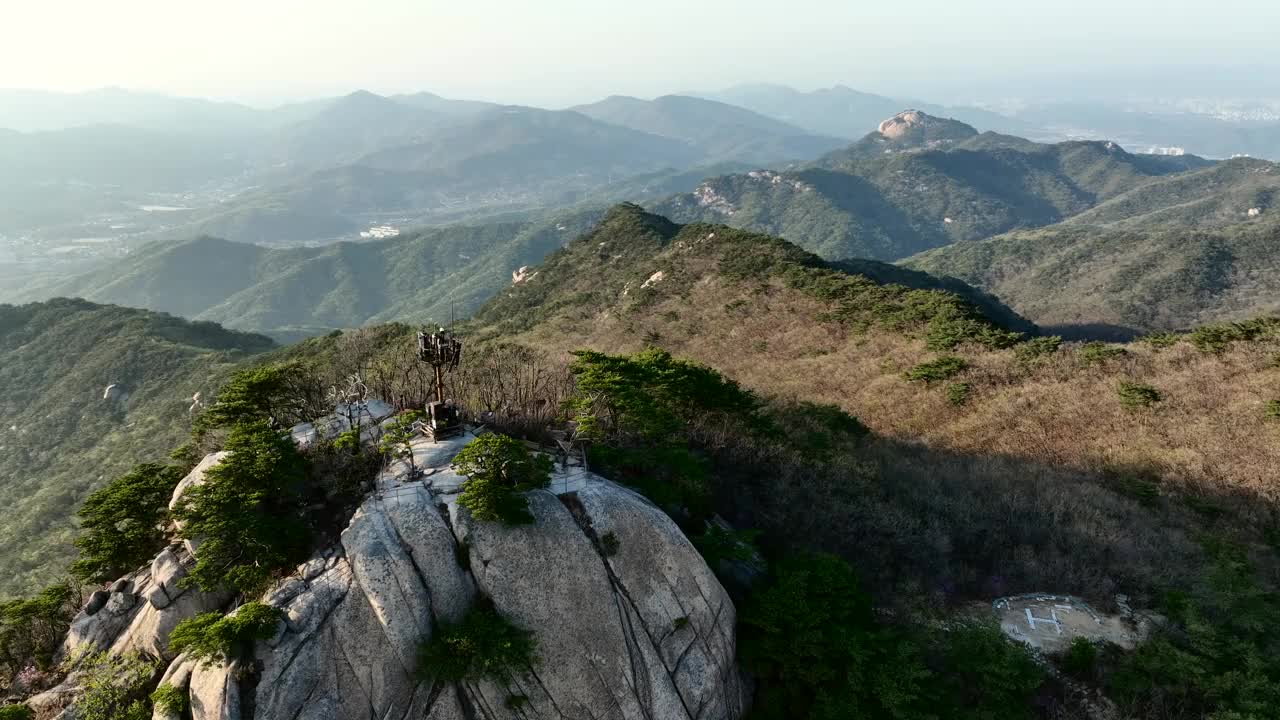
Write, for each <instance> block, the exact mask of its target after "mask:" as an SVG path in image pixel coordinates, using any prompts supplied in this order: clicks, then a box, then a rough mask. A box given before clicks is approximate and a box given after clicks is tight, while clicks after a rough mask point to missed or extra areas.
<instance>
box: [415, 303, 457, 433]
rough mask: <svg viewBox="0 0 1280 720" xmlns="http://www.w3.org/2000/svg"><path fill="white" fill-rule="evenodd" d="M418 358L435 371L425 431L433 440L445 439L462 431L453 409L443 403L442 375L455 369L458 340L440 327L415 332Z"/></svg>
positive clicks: (444, 400) (446, 403) (444, 397)
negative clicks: (416, 333) (432, 330)
mask: <svg viewBox="0 0 1280 720" xmlns="http://www.w3.org/2000/svg"><path fill="white" fill-rule="evenodd" d="M418 359H419V360H421V361H422V362H424V363H427V364H428V365H430V366H431V368H432V370H434V372H435V385H436V399H435V402H432V403H428V404H427V414H428V415H429V416H430V420H429V422H428V423H427V424H426V428H425V429H426V430H427V432H428V434H430V435H431V436H432V437H434V438H442V437H448V436H450V435H455V434H457V433H459V432H462V422H461V418H460V417H459V415H458V410H457V408H455V407H453V406H451V405H450V404H449V402H448V400H447V395H446V394H445V388H444V375H445V373H446V372H453V371H454V370H457V369H458V363H460V362H462V341H461V340H459V339H458V338H457V337H455V336H454V334H453V333H452V332H450V331H448V330H445V329H444V328H440V329H439V330H438V331H437V332H433V333H428V332H426V331H425V330H424V331H422V332H419V333H418Z"/></svg>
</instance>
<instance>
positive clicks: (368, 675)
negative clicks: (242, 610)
mask: <svg viewBox="0 0 1280 720" xmlns="http://www.w3.org/2000/svg"><path fill="white" fill-rule="evenodd" d="M304 434H305V433H304ZM474 439H475V435H473V434H472V433H471V432H468V433H466V434H464V435H462V436H461V437H456V438H452V439H449V440H443V441H440V442H432V441H431V440H429V439H426V438H422V437H420V438H418V439H416V440H414V441H413V443H412V449H413V459H412V462H410V461H409V459H408V458H407V457H406V458H402V459H401V460H399V461H397V462H396V463H394V464H392V465H390V466H389V467H388V469H386V470H385V471H383V472H382V473H381V474H380V475H379V476H378V477H377V480H376V484H375V487H374V488H373V489H372V491H371V493H370V494H369V495H368V497H367V498H366V499H365V500H364V502H363V503H362V504H361V505H360V507H359V509H358V510H357V511H356V512H355V514H354V516H352V518H351V520H350V523H349V524H348V525H347V527H346V529H345V530H344V531H343V532H342V533H341V538H340V541H339V542H337V543H335V544H334V545H332V546H331V547H327V548H325V549H323V550H321V551H319V552H317V553H316V554H315V555H314V556H313V557H312V558H311V559H309V560H308V561H307V562H305V563H303V564H302V565H300V566H299V567H298V568H297V570H296V571H295V572H294V573H293V574H292V575H290V576H289V577H287V578H285V579H283V580H281V581H279V582H277V583H276V584H275V585H274V586H273V587H272V588H271V589H270V590H268V591H267V592H266V593H265V594H264V595H263V596H262V598H261V602H263V603H265V604H267V605H269V606H271V607H273V608H277V609H278V610H280V611H281V613H282V615H281V618H282V619H281V620H280V621H279V623H278V627H277V628H276V630H275V632H274V634H273V636H272V637H271V638H270V639H268V640H266V641H265V642H259V643H256V648H255V651H254V654H253V656H252V657H251V658H240V659H237V660H234V661H232V662H215V663H209V662H202V661H200V660H197V659H194V658H192V657H189V656H187V655H185V654H179V655H177V656H174V655H173V654H172V653H171V652H170V651H169V650H168V642H169V636H170V634H171V633H172V631H173V629H174V627H175V626H176V625H177V624H178V623H179V622H181V621H183V620H186V619H189V618H192V617H194V616H195V615H197V614H198V613H202V612H207V611H211V610H219V609H227V610H230V609H231V608H228V607H227V605H228V603H229V602H230V601H231V597H230V596H229V595H228V594H224V593H205V592H201V591H199V590H196V589H190V590H186V589H183V588H182V586H181V584H180V583H179V580H181V579H182V578H183V577H185V576H186V575H187V573H188V572H189V570H190V568H191V567H192V563H193V560H194V558H193V556H192V555H191V553H190V552H188V548H186V547H185V546H182V545H174V546H171V547H169V548H166V549H165V550H163V551H162V552H161V553H160V554H159V555H158V556H157V557H156V558H155V561H154V562H153V563H152V564H151V566H150V567H149V568H145V569H142V570H139V571H138V572H136V573H133V574H131V575H129V576H127V577H124V578H121V579H120V580H119V581H117V582H116V583H114V584H113V585H111V586H110V589H109V590H103V591H100V592H97V593H94V595H93V596H92V598H91V599H90V601H89V603H88V604H87V605H86V606H85V607H84V608H83V609H82V610H81V611H80V614H79V615H78V616H77V617H76V618H75V620H74V621H73V624H72V629H71V632H70V634H69V635H68V637H67V639H66V642H65V644H64V647H63V650H62V654H63V655H64V656H65V657H67V658H70V659H71V660H70V662H72V663H74V662H75V660H74V659H75V658H77V657H85V656H88V655H89V654H91V653H93V652H95V651H100V650H110V651H111V653H112V654H113V655H124V654H127V653H130V652H137V653H141V654H142V655H144V656H147V657H153V658H159V659H161V660H162V661H163V662H164V663H165V664H167V667H166V668H165V669H164V671H163V676H162V677H161V678H160V682H161V684H162V685H166V684H167V685H169V686H172V687H174V688H177V689H178V690H180V691H183V692H186V693H187V694H188V696H189V698H190V713H191V715H190V717H192V718H194V720H239V719H240V718H249V717H257V718H295V719H299V720H322V719H324V720H333V719H348V718H349V719H351V720H356V719H357V718H369V717H376V718H407V717H413V718H430V719H432V720H454V719H456V720H462V719H463V718H495V719H496V718H507V717H512V715H511V711H510V710H509V707H510V704H511V702H512V701H511V698H523V700H521V701H520V704H521V705H522V707H523V708H524V709H523V712H524V714H523V715H521V716H522V717H546V718H579V717H591V718H616V719H618V720H624V719H631V718H636V719H640V718H673V719H675V718H680V719H688V720H695V719H699V720H701V719H706V720H734V719H736V718H740V717H742V716H743V714H744V712H745V707H746V705H747V701H748V695H747V690H748V685H747V683H746V682H745V681H744V679H743V677H742V676H741V675H740V672H739V669H738V666H737V664H736V661H735V645H736V640H735V624H736V611H735V608H734V605H733V602H732V601H731V600H730V598H729V596H728V594H727V593H726V592H725V590H724V588H723V587H721V585H720V583H719V582H718V581H717V579H716V577H715V575H714V574H713V573H712V572H711V570H710V569H709V568H708V567H707V564H706V563H705V562H704V561H703V559H702V557H701V556H700V555H699V554H698V552H697V551H696V550H695V549H694V547H693V545H692V544H691V543H690V542H689V540H688V539H687V538H686V537H685V536H684V535H683V534H682V533H681V531H680V530H679V528H677V526H676V525H675V523H674V522H672V520H671V519H670V518H669V517H668V516H667V515H666V514H665V513H663V512H662V511H661V510H660V509H658V508H657V507H656V506H654V505H653V504H652V503H651V502H650V501H648V500H647V499H645V498H644V497H642V496H640V495H638V494H636V493H635V492H633V491H632V490H630V489H627V488H624V487H622V486H620V485H617V484H615V483H613V482H610V481H608V480H606V479H604V478H602V477H600V476H599V475H596V474H594V473H591V472H589V471H587V470H586V469H585V468H584V467H582V466H581V464H579V463H577V462H570V463H564V464H561V465H558V466H557V467H556V469H555V471H554V472H553V475H552V482H551V486H550V488H548V489H545V490H537V491H534V492H532V493H530V494H529V497H528V502H529V510H530V512H531V513H532V515H533V518H534V521H533V522H532V523H530V524H527V525H520V526H506V525H502V524H498V523H482V522H476V521H475V520H473V518H472V517H471V514H470V512H469V511H468V510H467V509H466V508H465V507H462V506H460V505H459V503H458V502H457V500H458V497H459V492H460V490H461V487H462V485H463V482H464V480H465V478H463V477H461V476H459V475H458V474H457V473H455V472H454V471H453V470H452V469H451V467H450V465H451V461H452V460H453V458H454V455H455V454H456V453H457V452H458V451H459V450H460V449H461V448H462V447H463V446H464V445H466V444H467V443H468V442H470V441H472V440H474ZM225 455H226V454H225V453H219V454H216V455H210V456H208V457H206V458H205V460H204V461H203V462H201V463H200V464H199V465H198V466H197V467H196V469H194V470H193V471H192V472H191V474H190V475H188V476H187V478H185V479H184V480H183V481H182V482H181V483H180V484H179V486H178V489H177V490H176V491H175V500H176V499H177V497H176V496H177V495H179V494H180V493H182V492H183V491H184V490H186V489H187V488H190V487H191V486H193V485H197V484H199V483H201V482H202V481H203V475H204V474H205V473H206V472H207V471H208V470H209V469H210V468H211V467H214V466H216V465H217V464H218V463H219V462H221V461H222V460H223V459H224V457H225ZM604 538H608V540H607V541H606V540H604ZM196 552H199V548H198V547H197V548H196ZM480 602H483V603H486V604H490V603H491V605H492V607H493V608H494V609H496V610H497V611H498V612H499V613H501V614H502V615H503V616H505V617H507V618H509V619H511V620H512V621H513V622H514V623H516V624H517V625H519V626H521V627H524V628H527V629H529V630H530V631H532V633H533V636H534V638H535V639H536V643H537V647H538V655H539V664H538V669H537V670H533V669H529V670H528V671H527V672H525V673H523V674H519V673H517V674H514V675H513V676H511V677H510V678H509V680H508V681H503V682H499V681H494V680H488V679H486V680H481V681H462V682H446V681H439V682H433V681H432V680H429V679H424V678H422V677H420V675H419V674H418V672H417V668H418V659H417V654H418V647H419V645H420V644H421V643H423V642H424V640H429V639H430V638H431V636H432V633H433V631H434V629H435V628H437V627H439V626H440V625H441V624H449V623H456V622H458V621H460V620H461V619H462V618H463V617H464V616H465V615H466V613H467V612H468V611H469V610H470V609H472V608H473V607H475V606H476V605H477V603H480ZM233 613H234V611H233ZM80 678H81V676H80V675H78V674H77V673H76V672H72V673H71V674H70V675H69V676H68V678H67V679H66V681H65V682H64V683H62V684H61V685H59V686H58V687H56V688H54V689H52V690H49V691H46V692H44V693H42V694H40V695H37V696H35V697H33V698H31V699H30V700H29V701H28V705H29V706H30V707H32V708H33V709H35V710H37V711H39V712H41V713H42V715H43V716H48V717H58V718H63V719H64V720H70V719H71V718H74V717H76V714H75V713H76V702H77V698H78V697H79V696H80V694H81V692H82V690H83V689H82V688H81V687H80V686H79V684H80ZM250 708H251V709H250ZM154 717H155V718H156V719H157V720H159V719H160V718H166V719H172V720H177V719H178V718H180V717H182V715H181V714H178V713H170V712H167V711H166V710H165V709H163V708H160V707H157V709H156V710H155V714H154Z"/></svg>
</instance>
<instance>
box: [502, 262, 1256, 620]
mask: <svg viewBox="0 0 1280 720" xmlns="http://www.w3.org/2000/svg"><path fill="white" fill-rule="evenodd" d="M686 287H687V291H685V292H680V293H675V292H673V293H671V294H670V295H668V296H666V297H664V298H662V299H659V300H657V301H656V302H647V303H644V304H642V305H639V306H634V305H633V306H631V307H630V308H626V307H622V308H620V307H606V308H600V307H591V308H585V307H579V308H572V309H568V310H565V311H562V312H560V313H559V314H557V315H556V316H555V317H553V318H550V319H548V320H547V321H545V322H543V323H541V324H539V325H537V326H535V327H533V328H531V329H529V330H527V331H525V332H523V333H521V334H520V335H518V336H517V337H516V338H514V340H516V341H518V342H520V343H523V344H526V345H528V346H530V347H535V348H539V349H541V350H543V351H544V352H546V353H547V359H546V362H548V363H550V364H552V365H555V364H559V363H561V362H563V361H564V360H565V359H567V352H568V351H570V350H574V349H579V348H584V347H585V348H592V349H596V350H601V351H607V352H633V351H637V350H640V349H642V348H643V347H644V346H645V345H646V344H650V343H652V344H657V345H660V346H662V347H664V348H665V349H667V350H669V351H671V352H672V353H674V354H675V355H677V356H682V357H687V358H690V359H693V360H697V361H699V362H702V363H705V364H707V365H710V366H712V367H715V368H717V369H719V370H721V371H722V372H724V373H725V374H726V375H728V376H730V377H732V378H733V379H735V380H738V381H739V382H741V383H742V384H743V385H744V386H746V387H749V388H751V389H753V390H755V391H756V392H758V393H760V394H761V395H763V396H765V397H767V398H770V399H771V400H773V401H774V402H775V404H776V406H777V407H785V406H786V404H787V403H789V402H793V401H810V402H816V403H831V404H835V405H838V406H840V407H841V408H843V409H844V410H846V411H847V412H849V413H851V414H852V415H854V416H856V417H857V418H858V419H859V420H861V421H862V422H863V423H864V424H866V425H867V426H868V427H869V428H870V429H871V430H873V431H874V433H875V435H876V438H875V439H873V440H871V441H869V442H865V443H862V444H860V445H859V446H858V447H857V448H855V449H850V450H849V451H848V452H844V453H841V454H839V455H837V456H836V457H835V458H834V460H831V461H824V462H820V463H813V462H809V461H808V460H807V459H805V458H803V457H799V456H798V455H797V454H796V453H793V452H789V451H785V450H782V449H780V448H772V449H768V448H738V449H736V452H739V453H741V456H742V457H746V458H754V457H755V456H758V455H761V454H762V455H765V456H770V457H771V458H772V459H771V460H769V461H768V462H759V461H758V460H757V459H750V460H746V461H740V462H730V463H728V464H727V465H725V466H724V467H738V468H744V470H742V471H739V472H736V473H735V472H732V471H727V472H728V474H730V475H732V478H731V479H724V478H722V482H721V484H720V486H719V487H720V490H721V497H720V501H719V503H718V507H719V508H720V509H721V511H722V512H724V513H725V514H726V515H727V516H729V517H731V518H733V519H734V520H735V522H739V523H741V524H743V525H744V526H750V527H759V528H763V529H765V530H766V531H767V532H768V533H769V534H770V535H771V536H772V537H773V538H775V539H778V538H792V539H798V538H803V541H802V542H803V544H805V545H808V546H816V547H821V548H824V549H827V550H831V551H836V552H840V553H841V554H843V555H845V556H846V557H849V558H850V559H851V561H853V562H854V564H855V566H857V567H858V568H859V570H860V572H862V573H863V574H864V577H866V578H867V579H868V580H869V581H870V584H871V586H872V587H874V588H875V589H876V590H877V592H878V593H880V594H881V596H882V597H886V596H890V595H892V596H895V597H898V598H915V599H917V600H918V599H919V598H930V599H931V600H933V601H936V602H948V601H954V600H957V599H960V598H963V597H993V596H997V595H1001V594H1005V593H1013V592H1030V591H1042V590H1052V591H1057V592H1070V593H1077V594H1080V595H1084V596H1086V597H1090V598H1092V599H1094V600H1095V601H1096V602H1099V603H1100V604H1102V605H1104V606H1105V605H1107V604H1109V603H1110V602H1111V601H1112V599H1113V596H1114V594H1115V593H1118V592H1119V593H1128V594H1130V595H1132V596H1134V597H1135V598H1136V599H1138V601H1139V602H1155V599H1156V597H1157V596H1158V595H1159V594H1160V593H1161V592H1163V591H1165V590H1167V589H1169V588H1176V587H1190V586H1193V585H1195V584H1196V583H1197V582H1199V581H1200V580H1201V578H1202V577H1203V576H1204V575H1205V570H1204V568H1205V562H1206V560H1205V557H1204V554H1203V548H1202V547H1201V544H1200V540H1201V538H1202V537H1203V533H1204V532H1205V531H1206V530H1213V531H1215V532H1217V531H1221V532H1222V533H1225V534H1227V535H1230V536H1231V537H1233V538H1235V539H1237V540H1239V541H1241V542H1242V543H1244V544H1245V545H1246V546H1247V547H1253V548H1255V549H1259V550H1264V549H1265V547H1264V546H1263V545H1262V544H1261V543H1262V542H1263V539H1264V538H1267V537H1271V535H1270V533H1274V532H1275V530H1276V528H1277V527H1280V524H1278V522H1277V521H1278V519H1280V515H1278V514H1277V511H1276V507H1277V500H1280V427H1278V426H1277V424H1276V423H1272V422H1267V420H1266V417H1265V408H1266V403H1267V401H1268V400H1269V399H1270V398H1271V397H1272V396H1273V395H1275V394H1276V391H1277V388H1280V368H1278V367H1276V366H1275V364H1274V362H1273V358H1274V356H1275V355H1276V353H1277V351H1278V350H1280V344H1278V343H1277V342H1276V341H1265V342H1261V341H1255V342H1247V343H1235V344H1234V345H1232V346H1230V347H1229V348H1228V349H1227V350H1226V351H1225V352H1222V353H1220V354H1212V353H1207V352H1202V351H1201V350H1198V349H1196V348H1195V347H1193V346H1192V345H1191V344H1190V343H1188V342H1185V341H1184V342H1178V343H1176V344H1174V345H1173V346H1171V347H1166V348H1157V347H1154V346H1152V345H1149V344H1145V343H1131V344H1128V345H1125V346H1123V347H1122V349H1123V350H1124V353H1123V354H1120V355H1117V356H1115V357H1112V358H1110V359H1106V360H1103V361H1101V362H1094V363H1090V362H1088V361H1087V360H1086V355H1085V354H1084V353H1083V352H1082V347H1083V346H1082V345H1079V344H1072V343H1068V344H1064V345H1063V346H1062V348H1061V349H1060V350H1058V351H1056V352H1053V353H1050V354H1048V355H1044V356H1041V357H1038V358H1034V359H1031V360H1025V359H1019V358H1018V357H1017V355H1016V354H1015V352H1016V351H1015V350H1013V349H1009V350H995V351H993V350H987V349H983V348H979V347H972V346H966V347H961V348H960V349H958V350H957V351H956V352H955V353H954V354H957V355H959V356H961V357H963V358H964V359H965V360H966V361H967V362H968V365H969V367H968V368H966V369H965V370H963V371H962V372H961V373H960V374H959V375H957V376H956V377H955V378H954V379H953V380H954V381H959V382H965V383H968V384H969V386H970V390H969V392H968V396H967V399H966V401H965V402H964V403H963V404H962V405H960V406H957V405H955V404H953V403H952V401H951V400H949V398H948V394H947V391H946V383H932V384H926V383H923V382H909V381H907V380H906V379H904V378H903V372H904V371H905V370H907V369H909V368H912V367H914V366H915V365H917V364H919V363H921V362H924V361H928V360H931V359H934V358H936V357H938V355H939V354H938V353H935V352H930V351H928V350H927V349H926V348H925V343H924V341H923V340H920V339H915V338H910V337H907V336H904V335H902V334H898V333H892V332H884V331H879V330H871V331H866V332H859V331H857V330H855V329H852V328H849V327H847V326H845V325H842V324H839V323H836V322H828V321H822V320H819V319H818V318H820V317H822V315H823V313H824V312H825V311H826V310H827V307H826V306H825V305H824V304H823V303H821V302H819V301H817V300H814V299H812V298H810V297H808V296H806V295H803V294H801V293H798V292H796V291H794V290H791V289H789V288H787V287H784V286H783V285H782V284H780V283H779V282H776V281H774V282H771V283H769V284H767V285H759V284H755V283H741V282H736V281H731V280H726V279H724V278H723V277H721V276H717V275H715V274H712V273H708V274H706V275H701V276H699V277H695V278H692V279H691V282H689V283H688V285H687V286H686ZM1124 381H1129V382H1137V383H1143V384H1147V385H1151V386H1153V387H1155V388H1158V390H1159V391H1160V393H1161V395H1162V396H1163V398H1164V400H1163V401H1161V402H1159V403H1157V404H1156V405H1155V406H1154V407H1151V408H1149V409H1142V410H1140V411H1137V412H1132V411H1129V410H1126V409H1125V407H1124V406H1123V405H1122V403H1121V401H1120V398H1119V395H1118V386H1119V384H1120V383H1121V382H1124ZM780 412H782V411H780ZM783 456H785V457H783ZM779 458H782V459H781V460H780V459H779ZM739 459H740V460H741V458H739ZM1257 559H1259V561H1260V562H1261V564H1262V565H1263V566H1264V567H1267V568H1269V572H1270V573H1272V575H1273V576H1272V578H1271V582H1276V581H1277V579H1278V578H1277V577H1275V576H1274V573H1275V568H1274V566H1273V565H1272V564H1271V562H1270V561H1268V560H1265V559H1263V557H1262V556H1259V558H1257Z"/></svg>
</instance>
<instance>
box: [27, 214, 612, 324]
mask: <svg viewBox="0 0 1280 720" xmlns="http://www.w3.org/2000/svg"><path fill="white" fill-rule="evenodd" d="M600 215H601V212H600V211H594V210H583V211H577V212H566V213H560V214H557V215H554V216H552V217H550V218H548V219H543V220H540V221H536V222H523V223H519V222H509V223H490V224H486V225H475V226H469V225H457V226H451V227H445V228H436V229H428V230H423V231H419V232H415V233H411V234H406V235H403V236H400V237H396V238H390V239H387V240H380V241H372V242H365V243H336V244H333V245H327V246H324V247H312V248H306V247H299V248H288V249H269V248H265V247H262V246H258V245H250V244H244V243H236V242H228V241H226V240H220V239H217V238H211V237H201V238H197V239H195V240H191V241H188V242H184V243H177V244H167V243H166V244H154V245H150V246H148V247H146V248H144V249H143V250H142V251H139V252H137V253H135V254H134V255H132V256H130V257H127V258H125V259H122V260H120V261H117V262H115V263H112V264H109V265H107V266H106V267H104V268H102V269H101V270H98V271H94V272H90V273H88V274H86V275H83V276H80V277H77V278H73V279H72V280H69V281H67V282H65V283H62V284H60V285H55V286H53V287H50V288H45V289H43V290H42V292H41V295H42V296H49V295H54V296H76V297H84V298H88V299H90V300H93V301H95V302H107V303H115V304H120V305H128V306H133V307H142V308H148V309H151V310H157V311H162V312H168V313H173V314H176V315H181V316H183V317H188V318H193V319H197V320H207V321H215V322H219V323H222V324H224V325H226V326H228V327H233V328H238V329H243V330H253V331H257V332H264V333H268V334H272V335H274V336H275V337H277V338H284V339H292V338H295V337H299V336H305V335H313V334H319V333H323V332H328V331H329V330H331V329H335V328H349V327H358V326H361V325H365V324H369V323H373V322H386V321H392V320H406V321H414V322H426V321H427V320H431V319H435V320H436V321H440V320H442V319H444V318H448V317H450V315H452V314H453V313H457V314H459V315H460V316H466V315H468V314H469V313H470V312H471V311H472V310H474V309H475V308H476V307H479V305H480V304H481V303H483V302H484V301H486V300H488V299H489V297H490V296H492V295H494V294H496V293H497V292H498V291H500V290H501V289H502V288H504V287H506V286H507V285H509V284H510V283H511V278H512V273H513V272H514V271H516V270H518V269H519V268H520V267H521V266H523V265H529V264H533V263H536V262H538V261H540V260H541V259H542V258H543V257H545V256H546V255H547V254H548V253H550V252H552V251H553V250H555V249H556V248H558V247H560V246H561V245H563V244H564V243H566V242H568V241H569V240H570V239H572V238H574V237H577V236H578V235H580V234H581V233H583V232H585V231H586V230H587V229H588V228H590V227H591V225H593V224H594V223H595V222H596V220H597V219H598V218H599V217H600Z"/></svg>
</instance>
